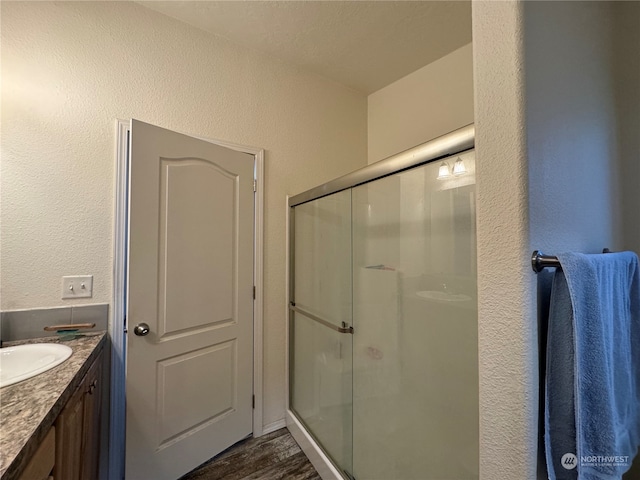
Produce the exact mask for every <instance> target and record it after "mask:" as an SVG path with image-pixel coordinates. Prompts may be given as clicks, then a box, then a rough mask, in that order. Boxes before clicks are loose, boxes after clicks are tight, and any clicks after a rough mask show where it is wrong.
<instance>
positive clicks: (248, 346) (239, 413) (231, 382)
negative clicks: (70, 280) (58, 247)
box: [126, 120, 254, 480]
mask: <svg viewBox="0 0 640 480" xmlns="http://www.w3.org/2000/svg"><path fill="white" fill-rule="evenodd" d="M130 165H131V166H130V178H131V188H130V215H129V299H128V313H127V322H128V325H129V328H128V332H129V334H128V337H127V456H126V478H127V480H135V479H148V478H154V479H158V480H162V479H175V478H178V477H180V476H181V475H183V474H184V473H186V472H188V471H190V470H191V469H193V468H195V467H196V466H198V465H199V464H201V463H202V462H204V461H206V460H208V459H209V458H211V457H212V456H214V455H216V454H217V453H219V452H220V451H222V450H224V449H225V448H227V447H229V446H230V445H232V444H233V443H235V442H237V441H238V440H240V439H242V438H244V437H246V436H247V435H249V434H251V431H252V413H253V409H252V394H253V392H252V389H253V385H252V381H253V378H252V376H253V368H252V365H253V358H252V352H253V220H254V210H253V208H254V207H253V205H254V203H253V202H254V198H253V170H254V159H253V156H252V155H248V154H244V153H240V152H236V151H234V150H230V149H227V148H224V147H220V146H218V145H214V144H211V143H209V142H205V141H202V140H197V139H194V138H191V137H188V136H185V135H181V134H178V133H175V132H171V131H169V130H164V129H161V128H159V127H155V126H153V125H148V124H145V123H142V122H139V121H136V120H132V124H131V162H130ZM140 323H145V324H147V325H148V326H149V333H148V335H146V336H136V335H134V327H135V325H137V324H140Z"/></svg>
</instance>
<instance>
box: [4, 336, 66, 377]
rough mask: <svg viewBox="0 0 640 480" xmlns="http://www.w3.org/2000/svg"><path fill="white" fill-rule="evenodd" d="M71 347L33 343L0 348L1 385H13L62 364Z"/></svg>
mask: <svg viewBox="0 0 640 480" xmlns="http://www.w3.org/2000/svg"><path fill="white" fill-rule="evenodd" d="M70 356H71V349H70V348H69V347H67V346H66V345H60V344H59V343H32V344H28V345H18V346H15V347H6V348H2V349H0V387H6V386H7V385H13V384H14V383H18V382H21V381H23V380H27V379H28V378H31V377H35V376H36V375H40V374H41V373H43V372H46V371H47V370H50V369H52V368H53V367H56V366H58V365H60V364H61V363H62V362H64V361H65V360H66V359H68V358H69V357H70Z"/></svg>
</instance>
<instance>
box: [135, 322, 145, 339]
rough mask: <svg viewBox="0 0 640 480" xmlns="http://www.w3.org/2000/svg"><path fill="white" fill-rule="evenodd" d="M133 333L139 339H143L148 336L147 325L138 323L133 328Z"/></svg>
mask: <svg viewBox="0 0 640 480" xmlns="http://www.w3.org/2000/svg"><path fill="white" fill-rule="evenodd" d="M133 333H135V334H136V335H138V336H139V337H144V336H145V335H148V334H149V325H147V324H146V323H139V324H138V325H136V326H135V327H133Z"/></svg>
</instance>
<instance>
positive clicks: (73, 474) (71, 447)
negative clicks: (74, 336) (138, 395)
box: [53, 350, 103, 480]
mask: <svg viewBox="0 0 640 480" xmlns="http://www.w3.org/2000/svg"><path fill="white" fill-rule="evenodd" d="M102 363H103V352H102V350H101V351H100V353H99V354H98V356H97V357H96V359H95V360H94V362H93V364H92V365H91V366H90V367H89V370H88V371H87V373H86V374H85V376H84V378H83V379H82V381H81V382H80V385H79V386H78V388H77V389H76V391H75V392H74V393H73V395H72V396H71V399H69V401H68V402H67V404H66V406H65V407H64V409H63V410H62V412H61V413H60V415H59V416H58V418H57V420H56V422H55V432H56V448H55V450H56V453H55V465H54V468H53V477H54V479H56V480H58V479H59V480H96V479H97V478H98V466H99V465H98V463H99V457H100V412H101V406H102V388H103V387H102Z"/></svg>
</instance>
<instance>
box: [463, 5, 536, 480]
mask: <svg viewBox="0 0 640 480" xmlns="http://www.w3.org/2000/svg"><path fill="white" fill-rule="evenodd" d="M472 10H473V50H474V51H473V54H474V56H473V65H474V76H475V92H476V97H475V118H476V179H477V192H478V199H477V237H478V349H479V364H480V369H479V376H480V478H482V479H502V478H514V479H515V478H517V479H527V480H528V479H533V478H535V474H536V446H537V413H536V412H537V407H538V380H537V361H538V360H537V346H536V343H537V339H536V319H535V313H534V298H535V289H534V275H533V273H532V272H531V266H530V265H528V264H527V258H528V257H529V256H530V254H531V251H530V249H529V238H528V235H529V232H528V188H527V183H528V176H527V157H526V137H525V115H524V113H525V111H524V109H525V97H524V76H523V68H524V58H523V48H524V46H523V35H524V34H523V30H522V25H523V11H522V10H523V7H522V3H521V2H493V1H487V2H485V1H477V2H473V7H472Z"/></svg>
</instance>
